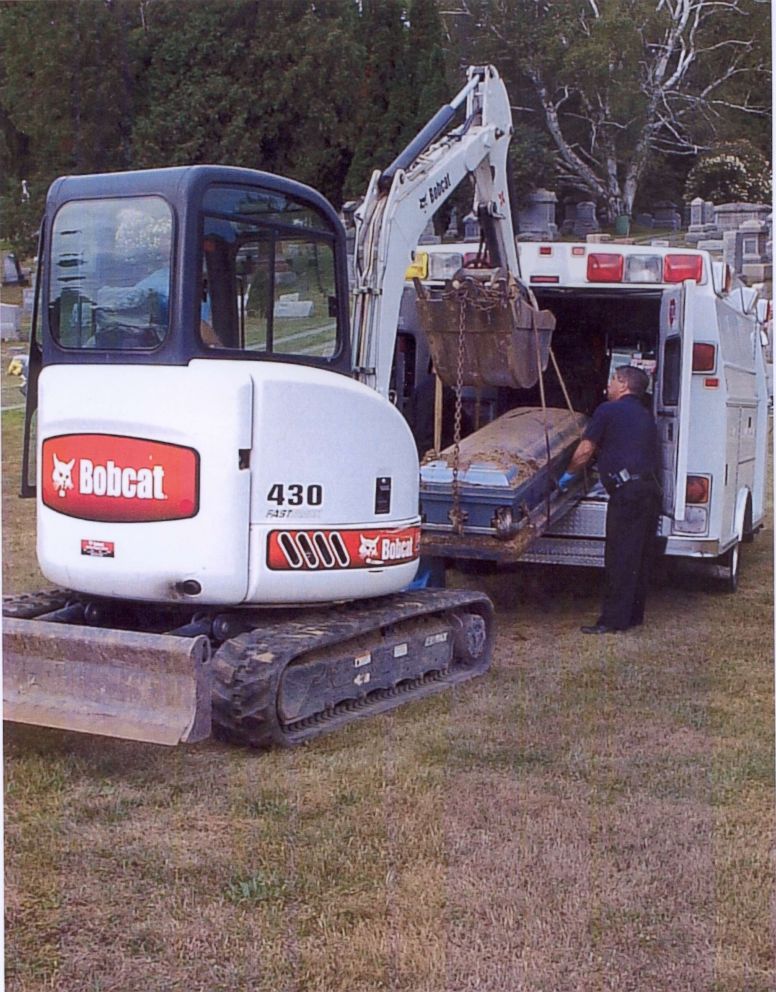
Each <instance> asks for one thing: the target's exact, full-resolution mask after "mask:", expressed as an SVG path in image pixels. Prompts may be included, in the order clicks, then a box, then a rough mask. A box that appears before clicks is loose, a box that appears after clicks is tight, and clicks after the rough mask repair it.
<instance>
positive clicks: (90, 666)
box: [3, 589, 494, 748]
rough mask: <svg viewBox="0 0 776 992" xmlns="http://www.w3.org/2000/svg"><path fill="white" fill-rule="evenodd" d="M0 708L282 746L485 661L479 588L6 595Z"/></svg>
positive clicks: (96, 724)
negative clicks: (293, 603) (183, 601)
mask: <svg viewBox="0 0 776 992" xmlns="http://www.w3.org/2000/svg"><path fill="white" fill-rule="evenodd" d="M3 614H4V651H5V657H4V669H5V672H4V676H5V677H4V706H5V711H4V716H5V718H6V719H10V720H12V721H18V722H23V723H32V724H40V725H44V726H50V727H58V728H60V729H69V730H76V731H85V732H90V733H97V734H107V735H109V736H115V737H125V738H128V739H131V740H142V741H150V742H155V743H160V744H177V743H184V742H194V741H197V740H202V739H203V738H204V737H206V736H208V734H209V733H210V732H211V721H212V733H213V734H214V736H216V737H217V738H219V739H221V740H224V741H228V742H231V743H233V744H239V745H248V746H250V747H255V748H267V747H273V746H274V747H277V746H281V747H290V746H292V745H295V744H299V743H302V742H303V741H307V740H310V739H311V738H313V737H317V736H318V735H320V734H323V733H327V732H330V731H332V730H336V729H338V728H339V727H341V726H343V725H345V724H347V723H350V722H351V721H353V720H356V719H359V718H362V717H365V716H370V715H373V714H376V713H381V712H384V711H386V710H389V709H393V708H395V707H397V706H400V705H401V704H403V703H404V702H409V701H411V700H413V699H419V698H422V697H424V696H427V695H430V694H431V693H435V692H440V691H442V690H444V689H447V688H449V687H450V686H452V685H455V684H457V683H460V682H463V681H466V680H468V679H471V678H474V677H475V676H477V675H481V674H482V673H483V672H485V671H486V670H487V669H488V667H489V666H490V662H491V655H492V646H493V636H494V635H493V606H492V604H491V602H490V600H489V599H488V597H487V596H485V595H484V594H482V593H477V592H468V591H457V590H441V589H440V590H434V589H423V590H418V591H417V592H405V593H398V594H396V595H393V596H386V597H383V598H380V599H374V600H369V601H364V602H356V603H346V604H338V605H334V606H328V607H321V608H317V609H304V610H299V609H282V608H281V609H267V610H264V609H239V608H238V609H233V610H219V609H217V608H216V609H211V610H210V611H208V610H205V611H201V612H198V613H192V611H191V610H188V611H181V610H180V608H177V609H176V608H164V607H159V608H154V607H152V606H150V605H149V604H147V603H145V604H133V603H122V602H119V601H102V602H96V603H94V602H88V601H86V600H82V599H80V598H79V597H77V596H74V595H73V594H72V593H68V592H66V591H64V590H57V589H55V590H49V591H46V592H42V593H34V594H30V595H22V596H16V597H6V598H4V601H3Z"/></svg>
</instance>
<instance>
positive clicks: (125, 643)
mask: <svg viewBox="0 0 776 992" xmlns="http://www.w3.org/2000/svg"><path fill="white" fill-rule="evenodd" d="M3 704H4V705H3V716H4V718H5V719H6V720H12V721H15V722H17V723H32V724H36V725H38V726H44V727H57V728H59V729H63V730H76V731H81V732H84V733H90V734H103V735H106V736H108V737H122V738H125V739H127V740H136V741H147V742H149V743H153V744H182V743H186V742H189V743H191V742H194V741H199V740H203V739H204V738H206V737H208V736H209V735H210V714H211V670H210V644H209V641H208V639H207V638H206V637H204V636H199V637H192V638H187V637H174V636H171V635H167V634H144V633H136V632H134V631H124V630H112V629H111V630H106V629H100V628H95V627H86V626H70V625H66V624H62V623H51V622H48V621H46V620H26V619H16V618H12V617H4V618H3Z"/></svg>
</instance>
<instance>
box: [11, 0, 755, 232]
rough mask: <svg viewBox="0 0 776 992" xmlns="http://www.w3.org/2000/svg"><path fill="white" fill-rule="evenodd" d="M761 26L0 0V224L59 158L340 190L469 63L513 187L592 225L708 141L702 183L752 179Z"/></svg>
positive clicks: (452, 6) (698, 13) (688, 8)
mask: <svg viewBox="0 0 776 992" xmlns="http://www.w3.org/2000/svg"><path fill="white" fill-rule="evenodd" d="M769 39H770V5H769V3H768V2H767V0H726V2H725V3H720V2H717V0H447V2H445V3H437V2H436V0H56V2H40V0H22V2H17V0H10V2H9V0H4V2H2V3H0V56H1V58H0V170H1V171H2V175H3V177H4V179H3V187H2V189H1V190H0V236H2V237H4V238H5V239H7V240H10V241H11V242H12V243H13V244H14V245H16V246H17V247H18V248H21V247H22V245H24V247H25V248H26V249H27V250H29V248H30V245H31V243H32V240H33V238H34V231H35V228H36V226H37V218H38V217H39V215H40V213H41V210H42V206H43V201H44V198H45V192H46V189H47V188H48V185H49V184H50V182H51V181H52V180H53V179H54V178H55V177H56V176H57V175H61V174H65V173H84V172H101V171H117V170H123V169H136V168H151V167H159V166H169V165H182V164H193V163H202V162H218V163H224V164H231V165H241V166H248V167H253V168H258V169H263V170H266V171H271V172H278V173H281V174H284V175H288V176H291V177H293V178H295V179H298V180H300V181H302V182H306V183H309V184H310V185H312V186H315V187H316V188H317V189H319V190H321V192H323V193H324V194H325V195H326V196H328V197H329V199H331V200H332V201H333V202H334V203H335V205H337V206H339V205H340V204H341V203H342V202H343V201H344V200H347V199H349V198H354V197H356V196H359V195H361V194H363V192H364V191H365V189H366V185H367V182H368V178H369V176H370V174H371V172H372V170H373V169H375V168H382V167H385V166H386V165H388V164H389V162H390V161H391V160H392V159H393V158H394V157H395V155H396V154H397V153H398V152H399V151H400V150H401V148H402V147H403V146H404V144H406V142H407V141H409V139H410V138H411V137H412V136H413V135H414V134H415V133H416V131H417V130H418V129H419V127H420V126H421V125H422V124H423V123H425V121H426V120H427V119H428V118H429V117H430V116H431V115H432V114H433V113H434V111H436V110H437V109H438V107H439V106H440V105H441V104H442V103H445V102H446V101H447V100H448V99H450V97H451V96H452V94H454V93H455V92H457V90H458V89H459V88H460V85H461V83H462V81H463V74H462V68H463V67H464V66H465V65H467V64H480V63H484V62H492V63H493V64H495V65H496V66H497V68H498V69H499V71H500V72H501V74H502V75H503V76H504V77H505V80H506V82H507V86H508V88H509V91H510V97H511V100H512V103H513V114H514V120H515V138H514V141H513V151H512V157H513V171H514V174H515V183H514V185H515V188H516V189H517V191H518V195H521V194H525V193H526V192H528V191H530V189H532V188H535V187H536V186H539V185H544V186H548V187H550V188H552V189H555V190H556V192H558V194H559V195H561V196H564V195H568V196H572V197H577V198H585V199H594V200H596V201H597V202H598V204H599V207H600V208H601V210H602V212H603V213H604V214H605V215H606V216H607V217H608V218H609V219H613V218H614V217H615V216H617V215H619V214H622V213H624V214H628V215H630V214H631V213H633V211H634V210H635V209H637V208H638V205H639V201H640V200H641V201H642V202H646V201H648V200H649V199H650V198H654V197H655V196H656V195H659V196H661V197H662V198H665V197H666V196H668V197H673V198H674V199H675V200H676V199H680V198H681V197H682V195H683V193H684V189H685V184H686V181H687V177H688V174H689V173H690V171H691V169H692V168H693V167H696V169H697V166H698V165H699V164H700V163H703V162H704V161H706V160H708V159H710V157H713V156H714V155H716V158H717V160H719V162H720V163H721V164H720V165H719V166H718V167H717V171H715V170H714V168H712V167H711V166H709V165H708V162H707V167H706V170H705V171H703V170H701V171H700V172H697V171H696V176H695V180H696V185H695V187H694V188H695V189H698V191H699V192H700V193H701V195H704V191H705V189H708V187H709V183H710V182H712V183H713V182H716V183H717V185H718V186H720V183H721V184H722V186H721V188H723V189H724V184H725V182H726V181H728V179H730V183H731V184H732V185H731V189H733V188H735V190H736V191H738V192H739V193H740V191H741V190H742V189H744V188H745V189H747V190H748V191H750V192H751V195H753V196H755V197H757V196H758V195H759V196H762V195H769V191H768V190H767V189H766V185H767V177H768V175H769V166H768V160H767V156H768V154H769V150H770V103H769V99H770V91H771V87H770V79H769V71H770V49H769ZM721 152H724V153H725V154H720V153H721ZM731 161H733V162H734V165H732V166H731V164H730V163H731ZM735 163H737V164H735ZM731 169H732V170H733V172H735V176H733V177H732V178H730V177H728V175H727V173H729V172H730V171H731ZM720 170H721V173H723V174H721V173H720ZM736 170H737V171H736ZM710 177H711V178H710ZM733 179H735V183H734V184H733ZM22 180H24V182H25V184H26V185H25V189H24V193H22ZM704 183H705V184H706V185H705V187H704ZM747 183H748V186H747ZM699 184H700V185H699ZM764 184H765V185H764Z"/></svg>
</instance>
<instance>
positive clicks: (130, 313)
mask: <svg viewBox="0 0 776 992" xmlns="http://www.w3.org/2000/svg"><path fill="white" fill-rule="evenodd" d="M171 263H172V211H171V210H170V207H169V205H168V203H167V202H166V201H165V200H164V199H162V197H160V196H137V197H121V198H115V199H101V200H80V201H79V200H73V201H71V202H69V203H66V204H64V206H62V208H61V209H60V210H59V212H58V213H57V215H56V217H55V218H54V226H53V230H52V235H51V278H50V282H49V299H48V313H49V326H50V328H51V333H52V335H53V337H54V339H55V340H56V341H57V343H58V344H59V345H61V346H62V347H63V348H69V349H97V350H100V349H110V350H114V351H115V350H118V351H123V350H130V349H132V350H134V349H154V348H157V347H158V346H159V345H160V344H161V342H162V341H163V340H164V338H165V336H166V335H167V333H168V330H169V317H170V314H169V311H170V307H169V300H170V271H171Z"/></svg>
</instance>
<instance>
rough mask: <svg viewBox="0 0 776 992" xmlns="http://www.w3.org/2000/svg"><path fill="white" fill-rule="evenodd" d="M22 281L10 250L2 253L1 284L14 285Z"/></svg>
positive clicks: (14, 257)
mask: <svg viewBox="0 0 776 992" xmlns="http://www.w3.org/2000/svg"><path fill="white" fill-rule="evenodd" d="M21 281H22V279H21V272H20V270H19V266H18V264H17V262H16V256H15V255H14V253H13V252H12V251H9V252H7V253H6V254H4V255H3V285H4V286H16V285H18V283H20V282H21Z"/></svg>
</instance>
